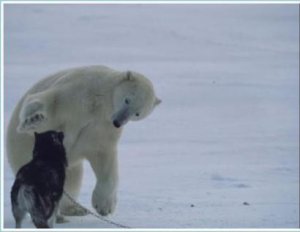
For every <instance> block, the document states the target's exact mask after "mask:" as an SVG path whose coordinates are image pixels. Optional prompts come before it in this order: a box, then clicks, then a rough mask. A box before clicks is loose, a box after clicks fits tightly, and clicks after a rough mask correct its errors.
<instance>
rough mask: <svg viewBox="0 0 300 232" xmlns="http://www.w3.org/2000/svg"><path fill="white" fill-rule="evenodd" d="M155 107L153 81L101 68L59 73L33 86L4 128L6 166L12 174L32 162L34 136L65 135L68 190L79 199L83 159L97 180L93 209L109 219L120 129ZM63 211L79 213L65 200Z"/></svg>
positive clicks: (114, 185)
mask: <svg viewBox="0 0 300 232" xmlns="http://www.w3.org/2000/svg"><path fill="white" fill-rule="evenodd" d="M159 103H160V100H159V99H158V98H156V97H155V94H154V90H153V86H152V84H151V82H150V81H149V80H148V79H146V78H145V77H144V76H142V75H141V74H138V73H135V72H118V71H115V70H112V69H110V68H107V67H104V66H90V67H83V68H76V69H70V70H65V71H62V72H59V73H57V74H54V75H52V76H49V77H47V78H45V79H43V80H41V81H40V82H39V83H37V84H36V85H34V86H33V87H32V88H31V89H30V90H29V91H28V92H27V93H26V94H25V96H24V97H23V98H22V99H21V100H20V102H19V103H18V105H17V107H16V109H15V111H14V113H13V116H12V118H11V121H10V123H9V127H8V134H7V154H8V160H9V163H10V165H11V167H12V169H13V171H14V172H15V173H16V172H17V171H18V169H19V168H20V167H21V166H22V165H23V164H25V163H27V162H28V161H29V160H30V159H31V157H32V147H33V139H34V138H33V136H32V132H33V131H36V132H42V131H46V130H58V131H63V132H64V135H65V139H64V145H65V149H66V152H67V157H68V164H69V166H68V169H67V173H66V184H65V189H66V191H67V192H69V193H70V194H71V195H72V196H73V197H75V198H76V197H77V196H78V194H79V190H80V185H81V178H82V161H83V159H87V160H88V161H89V162H90V164H91V166H92V168H93V171H94V172H95V175H96V177H97V183H96V187H95V189H94V191H93V194H92V204H93V206H94V207H95V208H96V210H97V211H98V212H99V213H100V214H102V215H107V214H109V213H111V212H113V210H114V208H115V205H116V200H117V196H116V193H117V183H118V160H117V143H118V140H119V138H120V135H121V132H122V126H123V125H125V124H126V123H127V122H128V121H135V120H140V119H143V118H145V117H147V116H148V115H149V114H150V113H151V112H152V110H153V108H154V107H155V105H157V104H159ZM114 122H115V123H117V124H120V126H121V127H120V128H116V127H115V126H114ZM61 211H62V213H64V214H69V215H74V214H75V215H80V214H83V212H81V211H80V210H79V209H78V208H74V207H72V206H71V204H70V202H69V201H68V200H67V199H65V198H63V200H62V202H61Z"/></svg>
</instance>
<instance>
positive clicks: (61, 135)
mask: <svg viewBox="0 0 300 232" xmlns="http://www.w3.org/2000/svg"><path fill="white" fill-rule="evenodd" d="M58 138H59V140H60V141H61V142H62V141H63V140H64V133H63V132H58Z"/></svg>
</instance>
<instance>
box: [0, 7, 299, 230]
mask: <svg viewBox="0 0 300 232" xmlns="http://www.w3.org/2000/svg"><path fill="white" fill-rule="evenodd" d="M4 10H5V20H4V26H5V28H4V30H5V44H4V45H5V73H4V74H5V76H4V77H5V79H4V84H5V86H4V87H5V125H6V126H7V124H8V121H9V118H10V115H11V113H12V110H13V108H14V106H15V105H16V103H17V101H18V100H19V99H20V97H21V96H22V95H23V94H24V92H25V91H26V90H27V89H28V88H29V87H30V86H31V85H32V84H34V83H35V82H36V81H38V80H40V79H41V78H42V77H44V76H46V75H48V74H51V73H53V72H56V71H58V70H61V69H64V68H69V67H74V66H82V65H90V64H104V65H108V66H111V67H113V68H116V69H120V70H126V69H132V70H136V71H139V72H141V73H143V74H145V75H146V76H148V77H149V78H150V79H151V80H152V82H153V83H154V86H155V88H156V91H157V95H158V96H159V97H160V98H162V100H163V103H162V104H161V105H160V106H159V107H158V108H157V109H156V110H155V111H154V112H153V114H152V115H151V116H150V117H149V118H148V119H146V120H144V121H141V122H137V123H133V122H132V123H129V124H128V125H127V126H126V128H125V131H124V134H123V137H122V139H121V142H120V144H119V159H120V187H119V193H118V197H119V199H118V205H117V209H116V212H115V213H114V214H113V215H112V216H110V217H109V219H112V220H114V221H116V222H119V223H123V224H125V225H127V226H130V227H134V228H137V227H138V228H237V227H239V228H245V227H248V228H249V227H250V228H266V227H267V228H270V227H271V228H283V227H286V228H296V227H299V121H298V120H299V47H298V41H299V27H298V24H299V8H298V6H297V5H141V4H137V5H111V4H109V5H101V4H100V5H97V4H94V5H25V4H22V5H5V8H4ZM5 129H6V128H5ZM4 173H5V175H4V209H5V210H4V212H5V214H4V227H5V228H12V227H14V220H13V217H12V214H11V207H10V200H9V192H10V187H11V185H12V182H13V179H14V178H13V174H12V172H11V170H10V168H9V166H8V164H7V161H6V158H5V169H4ZM84 179H85V182H84V186H83V188H82V191H81V195H80V199H79V201H80V202H81V203H82V204H83V205H85V206H87V207H88V208H91V204H90V197H91V192H92V189H93V187H94V177H93V174H92V172H91V170H90V167H89V166H88V164H86V171H85V178H84ZM69 221H70V222H69V223H66V224H57V225H56V227H57V228H82V227H85V228H108V227H112V226H110V225H109V224H107V223H104V222H101V221H99V220H98V219H97V218H95V217H92V216H87V217H69ZM25 226H26V227H32V224H31V223H30V221H29V220H27V222H26V223H25Z"/></svg>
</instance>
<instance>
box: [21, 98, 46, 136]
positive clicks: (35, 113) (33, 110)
mask: <svg viewBox="0 0 300 232" xmlns="http://www.w3.org/2000/svg"><path fill="white" fill-rule="evenodd" d="M46 120H47V118H46V115H45V112H44V107H43V104H42V103H41V102H39V101H33V102H30V103H28V104H25V105H24V107H23V108H22V110H21V112H20V123H19V126H18V130H19V131H20V132H26V131H30V130H35V129H36V128H38V127H39V126H40V124H42V123H43V122H45V121H46Z"/></svg>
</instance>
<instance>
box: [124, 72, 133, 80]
mask: <svg viewBox="0 0 300 232" xmlns="http://www.w3.org/2000/svg"><path fill="white" fill-rule="evenodd" d="M125 80H126V81H133V80H134V77H133V75H132V72H131V71H127V72H126V74H125Z"/></svg>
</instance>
